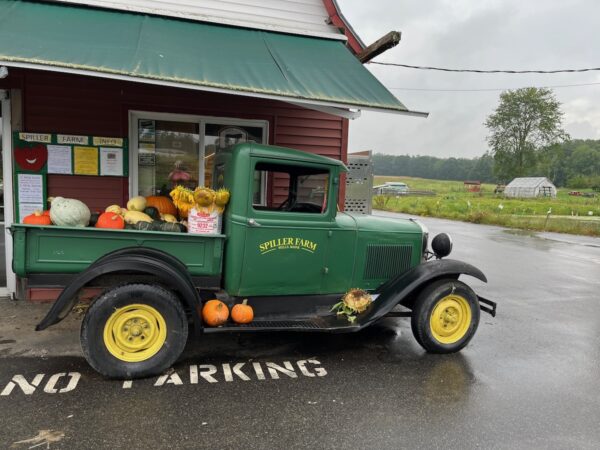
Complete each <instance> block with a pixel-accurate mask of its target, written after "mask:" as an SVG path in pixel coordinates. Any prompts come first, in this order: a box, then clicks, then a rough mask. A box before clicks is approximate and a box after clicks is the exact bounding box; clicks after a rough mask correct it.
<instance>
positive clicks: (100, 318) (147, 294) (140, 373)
mask: <svg viewBox="0 0 600 450" xmlns="http://www.w3.org/2000/svg"><path fill="white" fill-rule="evenodd" d="M134 304H138V305H140V304H141V305H144V306H148V307H150V308H153V309H154V310H155V311H157V312H158V313H159V314H160V316H161V318H162V320H164V323H165V324H166V327H165V328H166V336H163V337H162V339H164V343H162V344H161V345H158V344H157V345H155V346H154V348H159V349H158V350H156V353H154V354H152V355H151V356H149V357H148V358H147V359H144V360H142V361H136V362H129V361H125V360H122V359H119V358H117V357H116V356H115V355H114V354H113V353H111V351H110V350H109V348H108V347H107V345H106V343H105V337H104V331H105V327H106V324H107V322H108V321H109V319H111V317H114V314H115V313H116V312H117V310H119V309H121V308H125V307H127V306H129V305H134ZM134 311H135V310H134ZM113 323H114V322H113ZM138 328H139V327H138ZM159 328H160V327H156V329H159ZM124 329H125V330H127V328H124ZM155 333H156V332H155ZM138 334H139V331H138ZM136 336H137V335H136ZM187 336H188V321H187V317H186V314H185V311H184V309H183V306H182V305H181V302H180V301H179V300H178V298H177V297H176V296H175V295H174V294H173V293H172V292H170V291H168V290H166V289H165V288H163V287H160V286H157V285H151V284H126V285H122V286H118V287H115V288H113V289H110V290H108V291H106V292H104V293H103V294H102V295H100V296H99V297H98V298H97V299H96V300H94V302H93V303H92V305H91V306H90V308H89V309H88V311H87V313H86V315H85V317H84V319H83V322H82V324H81V335H80V338H81V348H82V350H83V354H84V356H85V359H86V360H87V361H88V363H89V364H90V365H91V366H92V367H93V368H94V369H95V370H96V371H97V372H99V373H101V374H102V375H104V376H106V377H109V378H120V379H133V378H142V377H148V376H152V375H157V374H159V373H161V372H163V371H165V370H166V369H168V368H169V367H171V365H173V363H175V361H177V359H178V358H179V356H180V355H181V353H182V352H183V349H184V347H185V344H186V341H187ZM136 339H137V337H136ZM142 339H143V338H142ZM162 339H160V341H162ZM160 341H159V342H160ZM151 351H155V350H151Z"/></svg>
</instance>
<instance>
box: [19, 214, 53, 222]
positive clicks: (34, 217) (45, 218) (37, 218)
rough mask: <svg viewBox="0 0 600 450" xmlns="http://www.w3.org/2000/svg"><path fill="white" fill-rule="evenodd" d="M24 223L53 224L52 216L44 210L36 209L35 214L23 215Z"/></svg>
mask: <svg viewBox="0 0 600 450" xmlns="http://www.w3.org/2000/svg"><path fill="white" fill-rule="evenodd" d="M23 223H26V224H28V225H52V221H51V220H50V216H49V215H46V214H44V213H43V212H42V211H34V213H33V214H29V215H28V216H25V217H23Z"/></svg>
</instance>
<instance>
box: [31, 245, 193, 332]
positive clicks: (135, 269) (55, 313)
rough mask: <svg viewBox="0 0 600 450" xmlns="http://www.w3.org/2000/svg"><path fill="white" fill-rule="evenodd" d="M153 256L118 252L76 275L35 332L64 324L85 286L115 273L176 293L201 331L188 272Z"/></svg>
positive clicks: (177, 264) (133, 251) (179, 265)
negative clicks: (136, 276)
mask: <svg viewBox="0 0 600 450" xmlns="http://www.w3.org/2000/svg"><path fill="white" fill-rule="evenodd" d="M153 253H154V252H145V251H138V252H136V251H135V250H134V249H132V250H131V251H129V252H127V251H123V250H121V251H117V252H115V253H114V254H109V255H106V256H104V257H102V258H100V259H98V260H97V261H96V262H94V263H93V264H92V265H90V266H89V267H88V268H87V269H86V270H85V271H83V272H81V273H80V274H78V275H77V276H76V277H75V278H74V279H73V280H72V281H71V283H70V284H69V285H68V286H67V287H66V288H65V289H64V290H63V291H62V292H61V294H60V295H59V297H58V298H57V299H56V301H55V302H54V304H53V305H52V307H51V308H50V311H48V314H46V317H44V318H43V319H42V321H41V322H40V323H39V324H38V325H37V326H36V327H35V329H36V331H40V330H44V329H46V328H48V327H49V326H51V325H54V324H56V323H58V322H60V321H61V320H63V319H64V318H65V317H66V316H67V315H68V314H69V312H70V311H71V310H72V309H73V307H74V306H75V304H76V302H77V293H78V292H79V290H80V289H81V288H83V287H84V286H85V285H86V284H88V283H89V282H91V281H93V280H94V279H96V278H98V277H99V276H102V275H107V274H116V273H133V274H146V275H152V276H153V277H155V278H156V279H157V281H159V282H161V283H163V284H165V285H167V286H170V287H172V288H173V289H176V290H177V291H178V292H179V293H180V295H181V299H182V301H183V302H184V303H185V304H186V305H187V306H188V307H189V308H190V309H191V310H192V312H193V314H192V316H193V317H194V325H195V327H196V329H197V330H199V328H198V327H200V328H201V326H202V324H201V323H200V319H199V316H198V314H197V311H198V308H199V307H200V306H201V300H200V296H199V294H198V292H197V291H196V289H195V288H194V285H193V283H192V279H191V277H190V275H189V273H188V272H187V269H186V268H185V266H184V265H183V264H182V263H181V262H179V261H178V260H175V261H172V260H171V259H173V258H172V257H171V256H169V255H166V256H167V257H166V258H165V255H162V252H156V253H161V255H158V254H153Z"/></svg>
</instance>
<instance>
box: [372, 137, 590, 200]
mask: <svg viewBox="0 0 600 450" xmlns="http://www.w3.org/2000/svg"><path fill="white" fill-rule="evenodd" d="M495 164H496V162H495V160H494V156H493V155H492V154H491V153H489V152H488V153H485V154H484V155H483V156H481V157H478V158H437V157H434V156H411V155H386V154H382V153H375V154H374V155H373V169H374V172H375V174H376V175H392V176H404V177H418V178H429V179H434V180H456V181H465V180H477V181H481V182H485V183H508V182H510V181H511V180H512V178H511V177H510V176H503V174H501V173H500V174H499V173H498V171H497V170H495ZM521 174H522V176H528V177H547V178H548V179H549V180H551V181H552V182H553V183H554V184H555V185H556V186H558V187H569V188H573V189H585V188H594V187H600V140H592V139H585V140H584V139H573V140H569V141H566V142H562V143H559V144H553V145H550V146H547V147H544V148H542V149H541V150H540V151H539V153H538V154H537V155H536V158H535V161H534V163H533V164H530V165H528V166H527V167H526V168H525V169H524V170H523V171H522V172H521Z"/></svg>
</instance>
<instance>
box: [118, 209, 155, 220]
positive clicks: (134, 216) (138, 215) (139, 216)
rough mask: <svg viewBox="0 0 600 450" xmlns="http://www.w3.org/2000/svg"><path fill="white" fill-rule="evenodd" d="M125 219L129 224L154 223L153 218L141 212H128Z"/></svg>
mask: <svg viewBox="0 0 600 450" xmlns="http://www.w3.org/2000/svg"><path fill="white" fill-rule="evenodd" d="M123 218H124V219H125V222H127V223H138V222H152V217H150V216H149V215H148V214H144V213H143V212H140V211H127V212H126V213H125V216H124V217H123Z"/></svg>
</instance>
